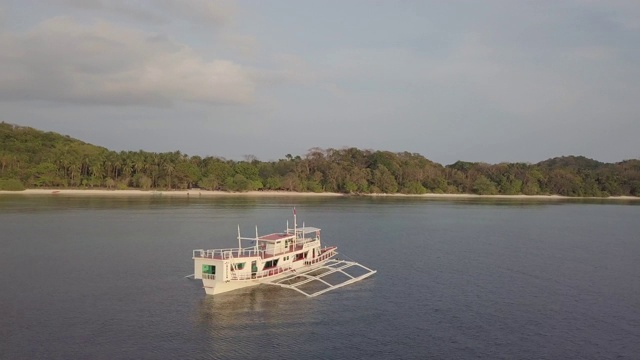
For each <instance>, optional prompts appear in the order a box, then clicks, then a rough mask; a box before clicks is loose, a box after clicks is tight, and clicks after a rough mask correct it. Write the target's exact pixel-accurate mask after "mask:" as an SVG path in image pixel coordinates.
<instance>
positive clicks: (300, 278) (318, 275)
mask: <svg viewBox="0 0 640 360" xmlns="http://www.w3.org/2000/svg"><path fill="white" fill-rule="evenodd" d="M352 267H356V268H360V269H362V270H364V271H366V272H365V273H364V274H362V275H359V276H353V275H351V274H349V273H347V272H345V270H348V269H350V268H352ZM337 272H339V273H342V274H344V275H346V276H347V277H348V278H347V279H346V280H344V281H342V282H339V283H337V284H331V283H329V282H327V281H325V280H323V279H322V278H323V277H325V276H327V275H331V274H334V273H337ZM376 272H377V271H376V270H372V269H369V268H368V267H366V266H364V265H361V264H359V263H357V262H355V261H347V260H339V259H331V260H327V262H325V263H324V264H322V265H320V266H318V267H315V268H313V269H309V270H305V271H302V272H295V271H294V272H292V274H290V275H287V276H285V277H281V278H278V279H274V280H272V281H267V282H264V284H266V285H276V286H280V287H283V288H287V289H292V290H295V291H297V292H299V293H301V294H304V295H306V296H307V297H315V296H318V295H321V294H324V293H326V292H329V291H331V290H335V289H337V288H340V287H343V286H345V285H349V284H353V283H355V282H357V281H360V280H363V279H365V278H367V277H369V276H371V275H373V274H375V273H376ZM314 281H315V282H317V283H319V284H321V285H322V286H326V287H325V288H324V289H322V290H318V291H316V292H307V291H304V290H302V289H300V287H301V286H302V285H305V284H310V283H313V282H314Z"/></svg>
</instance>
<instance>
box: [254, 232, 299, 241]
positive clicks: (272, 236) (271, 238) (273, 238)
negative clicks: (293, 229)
mask: <svg viewBox="0 0 640 360" xmlns="http://www.w3.org/2000/svg"><path fill="white" fill-rule="evenodd" d="M289 238H291V239H293V234H285V233H273V234H269V235H263V236H260V237H259V238H258V240H266V241H277V240H283V239H289Z"/></svg>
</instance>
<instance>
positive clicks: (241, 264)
mask: <svg viewBox="0 0 640 360" xmlns="http://www.w3.org/2000/svg"><path fill="white" fill-rule="evenodd" d="M244 264H246V263H237V264H236V269H238V270H242V269H244Z"/></svg>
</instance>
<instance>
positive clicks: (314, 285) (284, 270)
mask: <svg viewBox="0 0 640 360" xmlns="http://www.w3.org/2000/svg"><path fill="white" fill-rule="evenodd" d="M320 232H321V230H320V229H319V228H317V227H311V226H305V225H304V223H303V225H302V227H298V226H297V215H296V211H295V208H294V210H293V228H290V227H289V221H288V220H287V226H286V229H285V230H284V231H282V232H276V233H271V234H267V235H262V236H259V235H258V228H257V227H256V235H255V237H242V236H241V235H240V226H239V225H238V238H237V240H238V247H236V248H226V249H209V250H205V249H196V250H193V264H194V273H193V275H190V277H193V278H194V279H196V280H202V285H203V287H204V290H205V293H206V294H207V295H217V294H222V293H226V292H229V291H234V290H238V289H242V288H247V287H250V286H256V285H261V284H264V285H275V286H280V287H284V288H288V289H292V290H295V291H298V292H300V293H302V294H304V295H306V296H309V297H313V296H317V295H320V294H323V293H325V292H328V291H331V290H334V289H337V288H340V287H342V286H345V285H348V284H352V283H354V282H357V281H360V280H363V279H365V278H367V277H369V276H371V275H373V274H375V273H376V270H372V269H370V268H368V267H365V266H363V265H360V264H359V263H357V262H355V261H348V260H340V259H337V258H336V256H337V255H338V252H337V248H336V246H322V243H321V236H320Z"/></svg>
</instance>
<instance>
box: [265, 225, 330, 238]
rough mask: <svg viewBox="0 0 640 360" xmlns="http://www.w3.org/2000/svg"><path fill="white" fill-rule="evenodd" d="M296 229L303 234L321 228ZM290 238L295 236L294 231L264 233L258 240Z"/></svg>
mask: <svg viewBox="0 0 640 360" xmlns="http://www.w3.org/2000/svg"><path fill="white" fill-rule="evenodd" d="M289 230H293V229H289ZM296 231H297V232H298V233H302V234H309V233H314V232H317V231H320V229H319V228H317V227H303V228H297V229H296ZM288 238H293V233H273V234H269V235H262V236H260V237H259V238H258V240H263V241H278V240H283V239H288Z"/></svg>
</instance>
